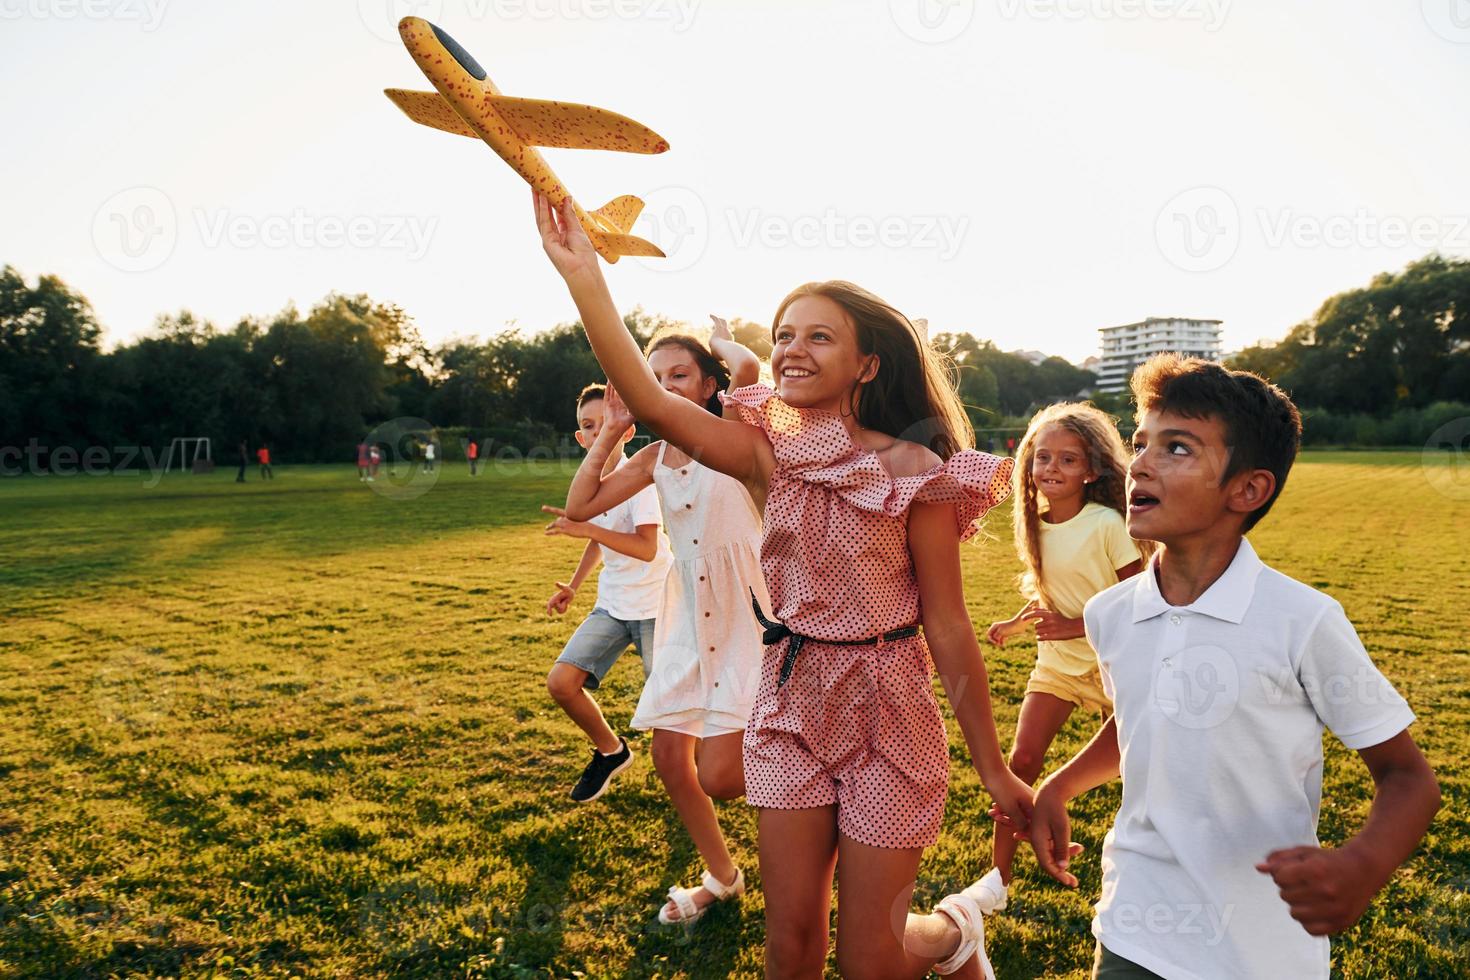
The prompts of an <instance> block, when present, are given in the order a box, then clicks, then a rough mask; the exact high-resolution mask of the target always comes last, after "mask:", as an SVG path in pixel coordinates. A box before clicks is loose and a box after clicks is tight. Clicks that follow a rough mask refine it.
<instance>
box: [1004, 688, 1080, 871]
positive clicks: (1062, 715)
mask: <svg viewBox="0 0 1470 980" xmlns="http://www.w3.org/2000/svg"><path fill="white" fill-rule="evenodd" d="M1074 707H1075V705H1073V704H1072V702H1070V701H1063V700H1062V699H1061V698H1059V697H1054V696H1053V695H1050V694H1043V693H1042V692H1040V691H1032V692H1031V693H1030V694H1028V695H1026V698H1025V700H1023V701H1022V702H1021V717H1020V720H1019V721H1017V722H1016V744H1015V746H1014V747H1013V748H1012V749H1011V772H1013V773H1015V774H1016V775H1017V776H1020V777H1021V778H1022V779H1024V780H1026V782H1027V783H1031V784H1035V782H1036V777H1037V776H1040V775H1041V769H1042V766H1043V765H1044V764H1045V761H1046V750H1047V749H1048V748H1050V747H1051V743H1052V739H1054V738H1056V737H1057V732H1059V731H1061V729H1062V726H1063V725H1064V724H1066V722H1067V719H1068V718H1069V717H1071V715H1072V709H1073V708H1074ZM1017 845H1018V841H1017V840H1016V839H1015V838H1014V837H1012V836H1011V832H1010V830H1009V828H1007V827H1004V826H998V827H996V829H995V845H994V849H993V852H992V853H993V854H994V861H995V866H996V867H997V868H999V869H1000V878H1001V881H1003V882H1004V883H1005V884H1007V885H1009V884H1010V883H1011V864H1012V862H1013V861H1014V860H1015V856H1016V847H1017Z"/></svg>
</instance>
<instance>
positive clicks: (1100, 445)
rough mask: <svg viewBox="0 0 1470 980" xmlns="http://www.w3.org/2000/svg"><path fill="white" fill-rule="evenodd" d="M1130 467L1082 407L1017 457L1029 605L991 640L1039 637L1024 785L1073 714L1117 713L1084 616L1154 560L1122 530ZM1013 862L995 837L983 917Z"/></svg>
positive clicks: (1036, 428) (1026, 715)
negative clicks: (1102, 595)
mask: <svg viewBox="0 0 1470 980" xmlns="http://www.w3.org/2000/svg"><path fill="white" fill-rule="evenodd" d="M1128 461H1129V460H1128V453H1127V451H1126V450H1125V449H1124V448H1123V440H1122V438H1121V437H1120V436H1119V435H1118V429H1117V426H1115V425H1114V424H1113V420H1112V418H1110V417H1109V416H1108V415H1106V414H1105V413H1103V412H1102V411H1100V410H1098V409H1096V408H1094V407H1092V406H1091V405H1085V404H1078V403H1064V404H1060V405H1052V406H1050V407H1048V408H1046V409H1043V410H1042V411H1040V412H1038V413H1037V414H1036V416H1035V417H1034V418H1033V419H1032V420H1031V425H1030V427H1029V428H1027V430H1026V435H1025V437H1024V438H1023V439H1022V440H1021V445H1020V447H1019V448H1018V449H1017V450H1016V468H1015V471H1014V475H1013V477H1012V479H1013V480H1014V481H1015V496H1014V498H1013V499H1014V501H1015V505H1014V517H1013V524H1014V528H1015V538H1016V551H1017V553H1018V554H1019V555H1020V558H1021V560H1022V561H1023V562H1024V563H1025V565H1026V570H1025V571H1024V572H1023V573H1022V574H1021V578H1020V588H1021V593H1022V594H1023V595H1024V596H1026V597H1027V599H1028V601H1027V603H1026V605H1025V606H1023V607H1022V608H1021V610H1020V611H1019V612H1017V613H1016V614H1015V615H1014V616H1012V617H1011V618H1010V619H1003V620H1001V621H1000V622H998V623H992V624H991V626H990V630H989V632H988V633H987V634H986V635H987V638H988V639H989V640H990V642H992V643H994V644H995V645H996V646H1003V645H1004V644H1005V641H1006V639H1007V638H1009V637H1011V636H1014V635H1016V634H1017V633H1022V632H1025V631H1026V630H1027V629H1029V628H1031V627H1033V626H1034V627H1035V630H1036V667H1035V669H1034V670H1032V672H1031V677H1030V679H1029V680H1027V682H1026V697H1025V700H1023V701H1022V702H1021V718H1020V721H1019V722H1018V723H1017V725H1016V742H1015V745H1014V746H1013V747H1012V749H1011V759H1010V765H1011V771H1012V772H1014V773H1015V774H1016V775H1017V776H1019V777H1021V778H1022V779H1024V780H1025V781H1026V782H1028V783H1034V782H1035V781H1036V777H1037V776H1039V775H1040V774H1041V766H1042V762H1043V760H1044V758H1045V756H1046V750H1047V748H1048V747H1050V745H1051V742H1052V739H1053V738H1055V737H1056V734H1057V732H1058V731H1060V730H1061V727H1062V725H1063V724H1064V723H1065V722H1066V720H1067V718H1068V717H1069V716H1070V715H1071V714H1072V710H1073V709H1074V708H1078V707H1081V708H1084V709H1086V710H1088V711H1098V712H1100V713H1101V714H1103V715H1107V714H1109V713H1111V711H1112V705H1111V704H1110V703H1109V701H1108V699H1107V696H1106V695H1105V694H1103V689H1102V679H1101V678H1100V676H1099V675H1098V669H1097V654H1096V653H1095V652H1093V649H1092V647H1091V646H1090V645H1088V642H1087V638H1086V636H1085V635H1084V631H1083V628H1082V607H1083V606H1084V605H1086V604H1087V600H1088V599H1090V598H1092V597H1093V596H1094V595H1096V594H1097V593H1099V592H1101V591H1102V590H1103V589H1106V588H1109V587H1111V586H1113V585H1116V584H1117V583H1118V582H1120V581H1122V580H1123V579H1125V578H1128V577H1129V576H1132V575H1137V574H1138V572H1139V571H1140V570H1142V568H1143V564H1144V560H1145V558H1146V557H1147V551H1146V550H1145V549H1147V550H1149V551H1151V550H1152V545H1151V544H1150V543H1148V542H1138V541H1134V540H1133V539H1132V538H1130V537H1129V536H1128V528H1127V526H1126V524H1125V523H1124V515H1125V514H1126V513H1127V506H1128V504H1127V490H1126V487H1125V483H1126V478H1127V472H1128ZM1043 497H1044V498H1045V505H1044V506H1043V505H1042V504H1041V501H1040V499H1039V498H1043ZM1015 853H1016V841H1015V839H1014V838H1013V837H1012V835H1011V831H1010V829H1009V828H1007V827H1004V826H1001V827H998V828H997V833H996V835H995V848H994V860H995V867H994V868H992V869H991V870H990V872H989V873H988V874H987V875H986V876H985V877H984V878H983V879H981V885H982V886H983V888H982V889H981V890H982V891H983V892H984V893H985V894H984V897H983V899H982V900H981V902H980V905H981V908H982V911H985V912H986V913H987V914H989V913H991V912H998V911H1000V910H1001V909H1003V908H1005V905H1006V895H1007V889H1008V887H1009V886H1010V882H1011V862H1012V860H1013V858H1014V857H1015ZM987 906H988V907H987Z"/></svg>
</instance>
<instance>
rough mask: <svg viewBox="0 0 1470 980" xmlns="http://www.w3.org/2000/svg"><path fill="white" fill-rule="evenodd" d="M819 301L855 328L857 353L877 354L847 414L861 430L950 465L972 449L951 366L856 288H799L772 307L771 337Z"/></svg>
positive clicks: (832, 283) (904, 320) (838, 283)
mask: <svg viewBox="0 0 1470 980" xmlns="http://www.w3.org/2000/svg"><path fill="white" fill-rule="evenodd" d="M803 296H825V297H826V298H827V299H830V300H832V301H833V302H834V303H836V304H837V305H838V306H840V307H842V308H843V310H845V311H846V312H847V315H848V316H850V317H851V318H852V322H853V325H854V326H855V327H856V328H857V342H858V349H859V350H861V351H862V352H863V353H864V354H876V355H878V373H877V375H876V376H874V378H873V380H872V381H869V382H868V383H867V384H865V385H863V386H862V388H861V389H860V390H859V392H858V394H857V398H856V403H855V406H854V409H853V414H854V415H855V416H856V417H857V421H858V424H859V425H861V426H862V427H863V428H865V429H876V430H877V431H879V432H882V433H885V434H886V435H890V436H893V437H894V438H896V439H907V440H910V441H911V442H917V443H921V444H923V445H925V446H927V447H928V448H930V449H932V450H933V451H934V452H935V453H936V454H937V455H938V456H939V458H940V459H949V458H950V457H951V456H953V455H954V454H955V453H957V452H959V451H960V450H961V449H970V448H972V447H974V445H975V430H974V429H973V428H972V427H971V426H970V418H969V416H967V415H966V414H965V409H964V406H963V405H962V404H961V403H960V398H959V395H958V393H957V392H956V376H957V370H956V368H955V365H954V362H953V361H952V360H950V359H949V358H948V357H947V356H946V355H944V354H941V353H940V352H939V351H937V350H935V349H934V348H933V347H931V346H930V345H929V341H928V340H927V338H925V337H922V336H920V334H919V331H918V330H917V329H916V328H915V327H914V325H913V323H912V322H910V321H909V318H908V317H906V316H904V315H903V314H902V313H900V312H899V311H898V310H896V309H894V308H893V307H892V306H890V305H888V304H887V303H885V302H884V301H883V300H881V299H879V298H878V297H877V296H874V295H873V294H872V293H870V292H868V291H867V290H866V289H864V288H862V287H861V286H856V285H854V284H852V283H850V282H844V281H842V280H840V279H833V280H829V281H828V282H809V283H806V284H805V285H801V286H797V287H796V288H795V289H793V290H792V291H791V292H790V293H789V294H788V295H787V296H786V298H785V299H783V300H782V301H781V305H780V306H778V307H777V308H776V316H775V318H774V319H773V320H772V321H771V339H772V340H775V338H776V330H777V328H779V327H780V325H781V317H782V316H783V315H784V314H785V313H786V309H787V307H789V306H790V305H791V304H792V303H794V302H796V301H797V300H798V299H801V298H802V297H803Z"/></svg>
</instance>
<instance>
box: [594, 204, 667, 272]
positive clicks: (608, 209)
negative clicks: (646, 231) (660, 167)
mask: <svg viewBox="0 0 1470 980" xmlns="http://www.w3.org/2000/svg"><path fill="white" fill-rule="evenodd" d="M642 212H643V202H642V201H641V200H639V199H638V198H636V197H634V196H633V195H632V194H624V195H623V196H622V197H615V198H613V199H612V200H611V201H608V202H607V203H606V204H604V205H603V206H602V207H600V208H598V209H597V210H596V211H589V212H587V219H588V220H587V221H586V223H585V225H584V227H585V230H586V232H587V237H588V238H589V239H591V241H592V247H593V248H595V249H597V254H598V255H601V256H602V257H603V258H604V259H606V260H607V261H608V262H616V261H617V260H618V259H619V257H621V256H624V255H638V256H649V257H652V258H663V257H664V252H663V249H661V248H659V247H658V246H657V245H655V244H653V242H650V241H647V240H646V239H642V238H639V237H638V236H637V235H630V234H628V232H629V231H630V230H631V229H632V227H633V222H635V221H637V220H638V215H639V214H641V213H642Z"/></svg>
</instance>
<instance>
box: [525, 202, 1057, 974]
mask: <svg viewBox="0 0 1470 980" xmlns="http://www.w3.org/2000/svg"><path fill="white" fill-rule="evenodd" d="M535 207H536V218H537V224H538V227H539V229H540V232H541V238H542V245H543V247H544V248H545V250H546V253H547V255H548V257H549V258H550V259H551V261H552V264H553V265H554V266H555V267H556V269H557V271H558V272H559V273H560V274H561V276H562V278H563V279H564V280H565V281H566V283H567V287H568V289H569V291H570V293H571V295H572V298H573V300H574V301H575V302H576V304H577V309H578V310H579V311H580V313H581V317H582V323H583V325H584V326H585V328H586V330H587V336H588V339H589V340H590V341H591V343H592V348H593V351H594V352H595V353H596V355H597V359H598V361H599V362H601V364H602V366H603V369H604V370H605V371H606V372H607V376H608V377H609V378H610V379H611V380H612V382H613V383H614V384H615V385H616V386H617V388H618V390H619V392H620V393H621V395H622V397H623V399H624V401H626V403H627V404H628V407H629V408H630V409H631V410H632V412H633V414H634V415H635V416H637V417H638V418H639V419H641V420H642V421H644V422H645V423H647V424H648V425H649V426H651V427H652V428H653V429H655V430H656V431H657V432H659V433H660V434H662V435H663V436H664V438H665V439H666V440H667V441H668V442H670V443H671V444H673V445H675V446H677V447H679V448H680V449H681V450H683V451H684V452H687V453H688V454H689V455H691V456H692V457H694V458H696V459H698V460H699V461H700V462H701V463H703V464H704V465H705V466H708V467H710V468H712V469H715V470H719V471H720V472H722V473H725V474H728V475H729V476H731V477H734V478H735V479H737V480H740V481H741V482H742V483H744V484H745V485H746V486H747V487H748V488H749V489H750V491H751V495H752V497H753V498H754V499H755V500H757V501H758V502H760V501H764V503H765V527H764V536H763V541H762V546H761V565H762V567H763V569H764V571H765V576H766V584H767V586H768V587H769V590H770V596H771V601H772V607H773V608H769V609H760V610H759V612H760V615H761V616H762V617H764V618H765V620H766V621H767V622H768V623H769V624H770V625H769V626H767V627H766V629H765V640H766V643H767V644H768V646H767V647H766V651H765V658H764V663H763V666H762V675H761V683H760V688H759V690H758V692H757V695H756V700H755V706H754V708H753V710H752V713H751V717H750V720H749V724H748V725H747V727H746V732H745V741H744V753H745V773H746V796H747V799H749V801H750V802H751V803H752V804H753V805H755V806H756V807H758V808H759V809H760V812H759V816H758V826H759V834H760V871H761V882H762V887H763V889H764V892H765V903H766V973H767V975H768V976H781V977H786V976H800V977H820V976H821V975H822V970H823V966H824V963H825V960H826V955H827V935H828V925H827V923H828V916H829V914H830V909H831V900H832V894H831V891H832V878H833V872H834V870H835V868H837V867H839V866H840V867H841V869H842V873H841V874H840V875H839V876H838V907H839V918H838V926H837V961H838V966H839V969H840V970H841V972H842V973H843V975H844V976H849V977H857V976H863V977H868V976H872V977H883V978H891V977H920V976H924V975H925V974H927V973H928V971H930V970H931V969H932V970H936V971H937V972H940V973H942V974H950V973H956V974H965V975H969V976H981V975H982V974H983V975H985V976H993V974H992V973H991V971H990V967H989V962H988V961H987V960H986V959H985V956H984V935H983V931H984V926H983V920H982V916H981V912H980V909H979V906H978V903H977V900H976V897H975V896H974V895H973V894H971V889H966V890H965V891H964V892H961V893H958V894H956V895H950V896H947V897H946V898H945V899H943V900H942V901H941V902H940V903H939V905H938V907H937V908H936V909H935V912H934V913H933V914H930V915H915V914H912V913H907V907H908V902H909V898H910V895H911V894H912V891H913V887H914V880H915V876H916V873H917V870H918V866H919V860H920V858H921V857H922V856H923V849H924V848H925V847H927V846H929V845H931V844H933V843H934V842H935V840H936V839H937V836H938V832H939V824H940V819H941V817H942V815H943V812H944V800H945V794H946V791H947V784H948V775H949V761H948V746H947V744H946V738H945V728H944V723H943V720H942V718H941V716H940V713H939V706H938V704H937V703H936V702H935V699H934V695H933V688H932V683H931V680H930V663H931V657H932V662H933V664H934V665H935V667H936V668H937V670H938V673H939V675H940V678H941V681H942V683H943V685H944V687H945V690H946V691H948V692H949V698H950V703H951V705H952V707H953V709H954V712H955V715H956V718H957V720H958V721H959V724H960V728H961V730H962V731H963V732H964V736H965V741H966V743H967V745H968V747H969V749H970V753H971V755H972V757H973V759H974V761H975V766H976V769H977V771H978V772H979V774H980V777H981V780H982V781H983V782H984V784H985V787H986V789H987V790H988V791H989V792H990V794H991V796H992V797H993V798H994V800H995V802H996V804H997V805H998V806H999V808H1000V810H1001V811H1003V812H1004V813H1005V814H1007V815H1008V816H1009V817H1010V818H1011V819H1012V820H1015V821H1017V822H1020V823H1021V824H1023V825H1024V824H1025V823H1027V822H1029V813H1030V807H1031V788H1030V787H1029V786H1027V785H1026V783H1025V782H1023V781H1022V780H1021V779H1019V778H1018V777H1017V776H1015V775H1014V774H1013V773H1012V772H1011V771H1010V770H1009V769H1008V768H1007V766H1006V764H1005V760H1004V758H1003V757H1002V754H1001V748H1000V741H999V738H998V736H997V734H996V728H995V719H994V716H993V714H992V712H991V704H990V691H989V684H988V682H987V679H986V673H985V663H984V660H983V659H982V657H981V653H980V646H979V643H978V642H977V641H976V638H975V631H974V626H973V625H972V623H971V622H970V618H969V614H968V613H967V611H966V609H965V603H964V592H963V588H962V583H961V576H960V555H959V544H960V542H961V541H962V540H964V539H965V538H968V537H969V536H970V535H971V534H972V533H974V529H975V528H974V522H975V521H976V520H977V519H978V518H979V517H980V516H981V515H982V514H984V513H985V511H986V510H988V509H989V508H990V507H992V506H994V505H995V504H996V503H999V502H1000V501H1001V500H1003V499H1004V498H1005V497H1006V495H1007V493H1008V491H1009V482H1010V474H1011V461H1010V460H1008V459H1002V458H999V457H995V456H990V455H987V454H985V453H980V452H976V451H975V450H973V449H968V448H964V447H965V446H966V445H967V444H968V443H969V442H970V441H971V439H972V438H973V435H972V433H971V431H970V428H969V425H968V422H967V420H966V418H965V415H964V412H963V410H962V408H961V406H960V404H959V400H958V398H957V397H956V395H955V392H954V387H953V384H952V382H950V380H949V378H948V377H947V376H946V375H945V373H944V371H943V369H942V367H941V364H940V362H939V359H938V357H937V355H936V354H935V353H934V352H933V351H932V350H931V349H930V348H929V346H928V344H927V342H926V341H925V340H924V338H922V337H920V336H919V335H918V334H917V332H916V331H915V329H914V327H913V325H912V324H911V323H910V322H909V321H908V320H907V318H905V317H904V316H903V315H902V314H900V313H899V312H897V311H896V310H894V309H893V308H892V307H891V306H889V305H888V304H886V303H884V302H883V301H882V300H880V299H878V298H877V297H876V296H873V295H872V294H871V293H868V292H866V291H865V290H863V289H860V288H859V287H857V286H853V285H851V284H849V283H843V282H827V283H812V284H808V285H806V286H802V287H799V288H798V289H796V290H795V291H794V292H793V293H791V295H789V296H787V297H786V299H785V300H784V301H783V302H782V303H781V305H780V307H779V308H778V309H777V311H776V317H775V320H774V326H773V331H772V340H773V344H774V347H773V350H772V354H771V368H772V373H773V375H774V377H775V379H776V388H775V389H774V390H772V389H771V388H768V387H766V386H763V385H751V386H748V387H744V388H740V389H738V390H736V391H735V392H733V393H732V394H731V395H730V396H729V398H728V399H727V401H729V402H733V403H735V404H737V405H739V406H740V409H741V413H742V415H743V417H744V421H734V420H731V419H724V418H719V417H717V416H715V415H712V414H711V413H709V412H706V411H703V410H701V409H700V408H699V407H698V406H695V405H691V404H690V403H689V401H688V400H687V399H683V398H679V397H678V396H675V395H671V394H670V393H668V392H666V391H665V390H664V389H663V388H662V387H661V386H660V385H659V384H658V382H657V380H656V379H655V378H654V376H653V374H652V372H651V371H650V370H649V368H648V365H647V364H646V363H645V362H644V360H643V357H642V356H641V354H640V352H639V350H638V346H637V344H636V343H635V342H634V340H633V338H632V337H631V336H630V335H629V333H628V331H627V329H626V327H625V326H624V324H623V321H622V318H621V317H620V316H619V315H618V312H617V308H616V306H615V305H614V304H613V301H612V296H611V294H610V293H609V292H608V288H607V283H606V281H605V280H604V278H603V275H602V269H601V267H600V266H599V264H598V259H597V255H596V252H594V251H593V248H592V245H591V243H590V242H589V241H588V240H587V236H586V234H585V233H584V232H583V230H582V228H581V225H580V224H579V223H578V221H577V218H576V215H575V213H574V212H573V210H572V206H571V202H570V200H568V201H567V202H566V203H565V204H564V205H563V206H562V207H561V208H560V209H556V208H553V207H552V206H551V205H550V202H549V201H547V200H546V199H545V198H544V197H541V196H540V195H536V196H535ZM910 440H912V441H910ZM929 447H933V448H932V449H931V448H929ZM756 605H757V606H759V605H760V604H759V602H757V603H756ZM921 628H922V632H921ZM973 887H974V886H972V888H973Z"/></svg>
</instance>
